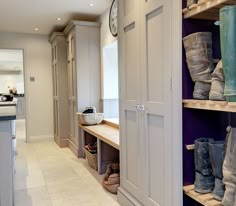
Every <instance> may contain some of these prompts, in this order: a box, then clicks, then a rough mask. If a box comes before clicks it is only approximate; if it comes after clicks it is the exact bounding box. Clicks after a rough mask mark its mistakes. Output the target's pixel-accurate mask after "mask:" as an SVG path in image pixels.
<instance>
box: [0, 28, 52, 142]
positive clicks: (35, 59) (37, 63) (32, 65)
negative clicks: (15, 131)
mask: <svg viewBox="0 0 236 206" xmlns="http://www.w3.org/2000/svg"><path fill="white" fill-rule="evenodd" d="M0 48H6V49H13V48H17V49H24V64H25V66H24V69H25V95H26V107H27V108H26V110H27V114H26V115H27V117H26V118H27V132H28V140H29V138H30V140H33V139H36V138H41V137H53V102H52V73H51V46H50V43H49V42H48V36H46V35H31V34H18V33H6V32H0ZM30 77H34V78H35V81H30Z"/></svg>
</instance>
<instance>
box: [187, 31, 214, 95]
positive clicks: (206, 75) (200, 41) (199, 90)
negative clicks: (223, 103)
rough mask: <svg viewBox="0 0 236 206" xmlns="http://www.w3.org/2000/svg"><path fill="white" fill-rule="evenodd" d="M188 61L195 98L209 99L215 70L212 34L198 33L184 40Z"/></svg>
mask: <svg viewBox="0 0 236 206" xmlns="http://www.w3.org/2000/svg"><path fill="white" fill-rule="evenodd" d="M183 42H184V48H185V52H186V61H187V65H188V69H189V72H190V76H191V78H192V81H193V82H195V86H194V91H193V98H194V99H209V92H210V88H211V72H212V71H213V70H214V65H213V57H212V39H211V33H210V32H197V33H193V34H190V35H188V36H186V37H184V38H183Z"/></svg>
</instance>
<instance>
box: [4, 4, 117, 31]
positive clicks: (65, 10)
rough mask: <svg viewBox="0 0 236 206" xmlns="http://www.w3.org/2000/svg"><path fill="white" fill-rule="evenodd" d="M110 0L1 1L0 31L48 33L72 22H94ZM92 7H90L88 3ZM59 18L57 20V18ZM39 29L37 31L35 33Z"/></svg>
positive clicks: (107, 6) (59, 29)
mask: <svg viewBox="0 0 236 206" xmlns="http://www.w3.org/2000/svg"><path fill="white" fill-rule="evenodd" d="M111 2H112V0H1V1H0V31H4V32H19V33H34V34H50V33H51V32H52V31H61V30H62V29H64V27H65V26H66V25H67V24H68V22H69V21H70V20H71V19H74V20H90V21H94V20H95V19H96V18H97V17H98V16H100V15H101V14H102V13H103V12H104V11H105V10H106V9H108V8H109V7H110V5H111ZM91 3H92V4H94V6H92V7H91V6H90V4H91ZM59 17H60V18H61V20H60V21H58V20H57V18H59ZM35 28H38V31H35Z"/></svg>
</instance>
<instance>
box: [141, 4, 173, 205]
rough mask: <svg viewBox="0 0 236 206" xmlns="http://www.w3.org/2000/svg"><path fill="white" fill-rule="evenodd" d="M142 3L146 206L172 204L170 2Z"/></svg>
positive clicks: (143, 133)
mask: <svg viewBox="0 0 236 206" xmlns="http://www.w3.org/2000/svg"><path fill="white" fill-rule="evenodd" d="M140 2H141V15H140V17H141V19H140V21H141V41H140V42H141V50H140V51H141V68H142V69H141V79H142V81H141V85H142V92H141V93H142V104H143V105H144V108H143V112H142V116H143V118H142V120H143V123H142V124H143V127H141V128H142V129H143V130H142V140H141V141H142V145H143V146H144V165H143V168H145V173H144V174H145V175H144V177H145V180H144V184H145V190H144V191H145V198H144V205H146V206H167V205H173V203H172V202H171V197H172V194H171V191H172V185H171V184H172V183H171V178H172V173H171V172H172V162H171V149H170V148H171V144H172V142H171V123H172V122H171V56H170V54H171V13H170V12H171V4H170V3H171V1H170V0H146V1H140Z"/></svg>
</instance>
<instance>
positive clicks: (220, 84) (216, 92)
mask: <svg viewBox="0 0 236 206" xmlns="http://www.w3.org/2000/svg"><path fill="white" fill-rule="evenodd" d="M224 87H225V78H224V72H223V66H222V61H219V62H218V64H217V65H216V68H215V70H214V72H213V73H212V82H211V90H210V94H209V99H210V100H218V101H225V96H224Z"/></svg>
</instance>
